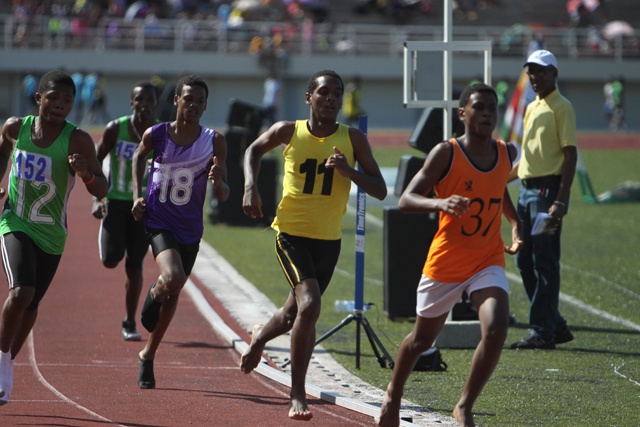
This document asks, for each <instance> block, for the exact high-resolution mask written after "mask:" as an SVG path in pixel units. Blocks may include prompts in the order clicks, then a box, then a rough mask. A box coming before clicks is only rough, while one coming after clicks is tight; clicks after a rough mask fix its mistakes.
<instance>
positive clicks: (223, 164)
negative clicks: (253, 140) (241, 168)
mask: <svg viewBox="0 0 640 427" xmlns="http://www.w3.org/2000/svg"><path fill="white" fill-rule="evenodd" d="M209 179H210V180H211V182H212V183H213V189H214V191H215V193H216V199H218V201H220V202H224V201H225V200H227V199H228V198H229V191H230V190H229V184H227V141H226V140H225V138H224V136H223V135H222V134H221V133H219V132H216V133H215V136H214V139H213V166H211V170H210V171H209Z"/></svg>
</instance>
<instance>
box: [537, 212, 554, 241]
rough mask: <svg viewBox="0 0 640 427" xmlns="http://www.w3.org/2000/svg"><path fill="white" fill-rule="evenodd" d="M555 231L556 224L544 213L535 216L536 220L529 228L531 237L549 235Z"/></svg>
mask: <svg viewBox="0 0 640 427" xmlns="http://www.w3.org/2000/svg"><path fill="white" fill-rule="evenodd" d="M557 229H558V223H556V222H554V220H553V217H552V216H551V215H549V214H548V213H546V212H540V213H538V216H536V220H535V222H534V223H533V227H532V228H531V235H532V236H539V235H542V234H546V235H551V234H553V233H555V232H556V230H557Z"/></svg>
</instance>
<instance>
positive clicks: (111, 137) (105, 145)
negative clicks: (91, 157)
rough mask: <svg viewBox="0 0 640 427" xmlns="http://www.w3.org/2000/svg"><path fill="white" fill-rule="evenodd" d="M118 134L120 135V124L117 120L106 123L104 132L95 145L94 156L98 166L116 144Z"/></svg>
mask: <svg viewBox="0 0 640 427" xmlns="http://www.w3.org/2000/svg"><path fill="white" fill-rule="evenodd" d="M118 133H120V123H119V122H118V120H112V121H110V122H109V123H107V126H105V128H104V132H103V133H102V137H101V138H100V140H99V141H98V143H97V144H96V155H97V157H98V161H99V162H100V164H102V161H103V160H104V158H105V157H107V155H108V154H109V152H110V151H111V150H112V149H113V147H115V146H116V144H117V143H118Z"/></svg>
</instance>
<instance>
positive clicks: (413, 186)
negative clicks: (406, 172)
mask: <svg viewBox="0 0 640 427" xmlns="http://www.w3.org/2000/svg"><path fill="white" fill-rule="evenodd" d="M452 156H453V147H452V146H451V144H450V143H449V142H448V141H444V142H441V143H439V144H438V145H436V146H435V147H434V148H433V149H432V150H431V151H430V152H429V155H428V156H427V158H426V160H425V161H424V164H423V165H422V168H420V170H419V171H418V173H417V174H416V175H415V176H414V177H413V179H412V180H411V181H410V182H409V185H407V188H406V189H405V190H404V192H403V193H402V195H401V196H400V201H399V202H398V207H399V208H400V210H401V211H402V212H413V213H424V212H438V211H442V212H445V213H448V214H451V215H455V216H458V217H459V216H461V215H462V214H463V213H465V212H466V211H467V210H468V209H469V199H468V198H466V197H462V196H459V195H457V194H454V195H451V196H449V197H447V198H446V199H437V198H432V197H428V194H429V193H430V192H431V190H433V187H434V186H435V185H436V183H437V182H438V181H439V180H440V179H441V178H442V176H443V175H444V173H445V172H446V171H447V170H448V168H449V164H450V162H451V158H452Z"/></svg>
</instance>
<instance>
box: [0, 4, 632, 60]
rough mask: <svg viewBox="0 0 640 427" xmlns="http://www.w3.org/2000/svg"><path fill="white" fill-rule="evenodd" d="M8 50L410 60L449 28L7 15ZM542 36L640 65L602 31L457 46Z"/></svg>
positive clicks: (575, 53) (496, 36) (569, 49)
mask: <svg viewBox="0 0 640 427" xmlns="http://www.w3.org/2000/svg"><path fill="white" fill-rule="evenodd" d="M0 31H1V32H0V34H1V35H2V36H1V38H0V49H4V50H5V51H11V50H20V49H47V50H55V49H59V50H65V49H90V50H95V51H105V50H134V51H139V52H146V51H178V52H180V51H182V52H187V51H206V52H218V53H233V52H251V53H256V54H259V53H260V52H261V51H265V50H270V51H271V53H273V50H274V49H275V51H276V52H281V53H283V54H284V53H286V54H296V55H307V56H310V55H316V54H324V53H332V54H336V53H338V54H344V55H354V56H366V55H389V56H398V55H401V54H402V48H403V42H404V41H407V40H424V41H442V40H443V28H442V27H441V26H431V25H419V26H418V25H407V26H395V25H366V24H314V25H313V27H312V28H306V27H304V26H295V25H293V24H290V23H278V22H244V23H242V24H241V25H238V26H232V25H228V24H225V23H224V22H222V21H220V20H217V19H216V18H211V19H207V20H158V19H138V20H134V21H129V22H127V21H125V20H123V19H110V18H106V19H103V20H102V21H100V22H99V23H98V25H96V26H94V27H88V26H86V25H85V24H83V23H82V22H81V21H79V20H77V19H74V18H52V17H48V16H37V17H33V18H29V19H27V20H18V19H15V18H14V17H13V16H11V15H0ZM537 34H542V36H543V38H544V44H545V47H546V48H547V49H549V50H551V51H553V52H554V53H555V54H556V55H557V56H559V57H569V58H594V57H603V58H609V59H614V60H616V61H624V60H638V59H640V41H639V38H638V37H637V36H622V35H621V36H618V37H616V38H614V39H612V40H606V39H603V38H601V37H599V35H598V33H597V31H595V30H594V29H575V28H565V29H557V28H548V29H541V28H539V27H536V28H535V29H532V28H529V27H527V26H524V25H512V26H508V27H494V26H492V27H472V26H456V27H454V28H453V40H464V41H476V40H490V41H491V42H492V43H493V55H494V56H502V57H504V56H517V57H524V56H526V53H527V51H528V50H529V45H530V43H532V41H533V40H534V38H535V36H536V35H537ZM274 42H275V43H274Z"/></svg>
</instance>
